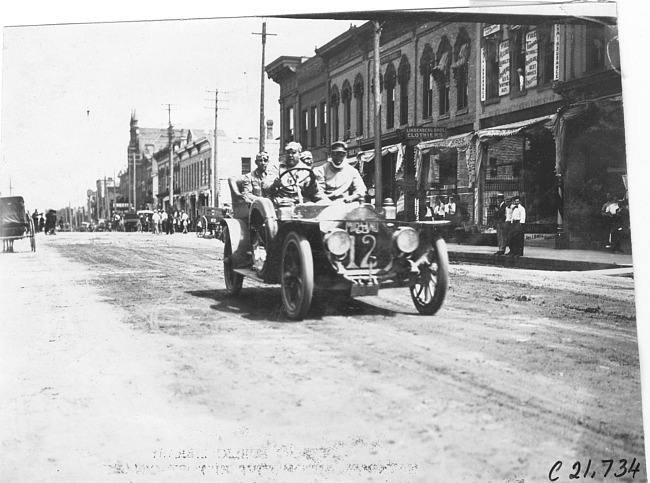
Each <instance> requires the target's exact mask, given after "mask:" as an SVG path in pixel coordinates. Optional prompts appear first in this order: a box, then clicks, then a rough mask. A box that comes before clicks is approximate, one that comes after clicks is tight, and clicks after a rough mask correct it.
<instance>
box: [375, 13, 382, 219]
mask: <svg viewBox="0 0 650 483" xmlns="http://www.w3.org/2000/svg"><path fill="white" fill-rule="evenodd" d="M373 24H374V36H373V71H374V76H373V77H374V89H373V91H374V97H375V105H374V107H375V109H374V123H375V208H377V209H380V208H381V205H382V203H383V201H384V200H383V193H382V184H383V180H382V179H381V175H382V172H381V90H380V86H379V72H380V70H379V62H380V56H379V39H380V37H381V24H380V23H379V21H378V20H374V21H373Z"/></svg>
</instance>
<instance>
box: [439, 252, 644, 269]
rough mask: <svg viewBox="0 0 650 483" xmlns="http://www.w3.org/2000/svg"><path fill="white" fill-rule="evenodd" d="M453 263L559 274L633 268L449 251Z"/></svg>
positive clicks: (575, 261)
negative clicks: (555, 272) (546, 271)
mask: <svg viewBox="0 0 650 483" xmlns="http://www.w3.org/2000/svg"><path fill="white" fill-rule="evenodd" d="M448 255H449V261H450V262H451V263H469V264H476V265H494V266H497V267H505V268H524V269H528V270H548V271H557V272H571V271H577V272H582V271H589V270H609V269H613V268H625V267H631V265H627V264H625V265H621V264H617V263H606V262H589V261H582V260H558V259H553V258H535V257H527V256H525V255H524V256H521V257H511V256H507V255H493V254H486V253H468V252H455V251H453V250H449V251H448Z"/></svg>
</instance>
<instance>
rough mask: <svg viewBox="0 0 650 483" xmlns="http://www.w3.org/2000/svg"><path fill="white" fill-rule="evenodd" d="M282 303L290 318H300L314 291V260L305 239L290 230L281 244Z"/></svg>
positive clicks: (305, 310)
mask: <svg viewBox="0 0 650 483" xmlns="http://www.w3.org/2000/svg"><path fill="white" fill-rule="evenodd" d="M280 284H281V287H282V304H283V306H284V310H285V311H286V312H287V315H288V316H289V318H290V319H293V320H302V319H303V318H304V317H305V315H307V312H308V311H309V307H310V306H311V299H312V295H313V293H314V260H313V258H312V254H311V245H310V244H309V242H308V241H307V239H306V238H305V237H304V236H302V235H300V234H298V233H296V232H291V233H289V235H287V238H286V239H285V240H284V244H283V245H282V264H281V267H280Z"/></svg>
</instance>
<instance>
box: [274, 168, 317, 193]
mask: <svg viewBox="0 0 650 483" xmlns="http://www.w3.org/2000/svg"><path fill="white" fill-rule="evenodd" d="M301 171H306V172H307V173H308V174H309V178H310V181H309V183H310V184H311V183H315V182H316V175H315V174H314V172H313V171H312V170H311V169H310V168H303V167H298V168H289V169H287V170H286V171H284V172H282V174H280V176H279V177H278V180H280V184H281V185H282V187H284V188H289V189H294V186H296V185H298V183H299V182H301V181H303V180H304V179H305V178H302V179H300V177H299V176H298V174H297V173H299V172H301ZM287 175H291V178H290V179H287V180H284V178H285V177H286V176H287Z"/></svg>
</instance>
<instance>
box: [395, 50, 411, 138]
mask: <svg viewBox="0 0 650 483" xmlns="http://www.w3.org/2000/svg"><path fill="white" fill-rule="evenodd" d="M398 71H399V77H398V81H399V123H400V125H404V124H408V122H409V86H408V84H409V80H410V79H411V64H410V62H409V60H408V58H407V57H406V55H402V58H401V60H400V62H399V69H398Z"/></svg>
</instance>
